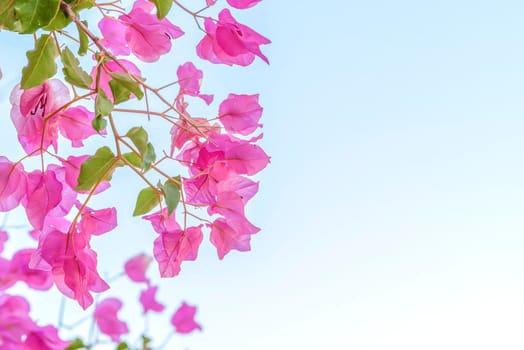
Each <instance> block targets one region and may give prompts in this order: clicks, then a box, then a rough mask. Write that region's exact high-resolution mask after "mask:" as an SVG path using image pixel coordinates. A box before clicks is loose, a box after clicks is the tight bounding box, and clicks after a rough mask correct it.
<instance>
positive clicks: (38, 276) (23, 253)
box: [9, 249, 53, 290]
mask: <svg viewBox="0 0 524 350" xmlns="http://www.w3.org/2000/svg"><path fill="white" fill-rule="evenodd" d="M34 251H35V249H22V250H19V251H17V252H16V253H15V254H14V255H13V257H12V258H11V262H10V266H9V274H10V275H11V276H12V278H13V279H14V280H15V281H22V282H25V283H26V284H27V286H28V287H29V288H32V289H35V290H48V289H50V288H51V287H52V286H53V277H52V276H51V273H50V272H49V271H42V270H36V269H32V268H30V267H29V262H30V260H31V256H32V255H33V253H34Z"/></svg>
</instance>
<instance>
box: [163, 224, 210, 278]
mask: <svg viewBox="0 0 524 350" xmlns="http://www.w3.org/2000/svg"><path fill="white" fill-rule="evenodd" d="M202 238H203V235H202V225H199V226H196V227H189V228H187V230H186V231H182V230H175V231H172V232H164V233H161V234H160V236H158V237H157V239H155V242H154V245H153V254H154V256H155V259H156V261H157V262H158V269H159V271H160V276H161V277H174V276H176V275H178V274H179V273H180V265H181V264H182V262H183V261H184V260H195V259H196V258H197V254H198V248H199V247H200V243H201V242H202Z"/></svg>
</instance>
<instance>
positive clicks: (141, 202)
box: [133, 187, 160, 216]
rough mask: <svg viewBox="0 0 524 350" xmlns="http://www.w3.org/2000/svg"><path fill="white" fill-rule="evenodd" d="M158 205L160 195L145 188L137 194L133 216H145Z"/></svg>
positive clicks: (153, 190)
mask: <svg viewBox="0 0 524 350" xmlns="http://www.w3.org/2000/svg"><path fill="white" fill-rule="evenodd" d="M159 204H160V193H159V192H158V191H157V190H155V189H153V188H151V187H146V188H144V189H143V190H141V191H140V192H139V193H138V197H137V199H136V204H135V210H134V211H133V216H139V215H144V214H147V213H149V212H150V211H151V210H153V209H154V208H155V207H156V206H157V205H159Z"/></svg>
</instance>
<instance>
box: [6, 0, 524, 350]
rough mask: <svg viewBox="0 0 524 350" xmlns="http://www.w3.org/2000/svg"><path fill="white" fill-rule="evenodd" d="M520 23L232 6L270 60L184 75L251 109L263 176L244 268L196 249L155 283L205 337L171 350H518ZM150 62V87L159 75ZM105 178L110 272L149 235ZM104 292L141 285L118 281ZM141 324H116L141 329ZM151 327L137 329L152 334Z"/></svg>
mask: <svg viewBox="0 0 524 350" xmlns="http://www.w3.org/2000/svg"><path fill="white" fill-rule="evenodd" d="M187 3H190V2H189V1H188V2H187ZM523 12H524V3H522V1H504V0H501V1H497V2H493V1H478V0H477V1H449V0H442V1H439V2H427V1H426V2H423V1H403V0H399V1H385V0H383V1H378V0H376V1H374V0H368V1H342V0H331V1H325V2H319V1H312V0H304V1H300V2H298V1H296V2H292V1H275V0H264V1H263V2H262V3H260V4H259V5H258V6H257V7H255V8H254V9H252V10H249V11H245V12H241V11H234V12H233V13H234V16H236V17H237V19H238V20H239V21H240V22H245V23H248V24H249V25H250V26H252V27H253V28H254V29H256V30H258V31H260V32H261V33H263V34H264V35H266V36H268V37H269V38H271V39H272V40H273V44H272V45H271V46H268V47H264V48H263V51H264V52H265V53H266V54H267V55H268V57H269V58H270V61H271V65H270V66H266V65H265V64H263V63H262V62H260V61H259V62H257V63H256V64H255V65H253V66H252V67H250V68H249V69H237V68H228V67H213V66H211V65H208V64H207V63H204V62H201V61H198V60H197V61H195V63H196V64H197V66H199V67H201V68H203V69H205V70H206V72H207V73H206V75H205V77H204V85H203V87H202V91H203V92H204V93H211V92H214V93H216V95H217V97H216V98H217V101H220V99H222V98H224V97H225V96H226V95H227V93H228V92H235V93H257V92H258V93H260V95H261V97H260V101H261V103H262V104H263V106H264V107H265V111H264V117H263V123H264V134H265V137H264V140H263V141H262V144H263V147H264V148H265V149H266V151H267V152H268V153H269V154H270V155H271V156H272V162H271V165H270V166H269V167H268V168H267V169H266V170H265V171H264V172H263V173H262V174H261V175H260V176H258V177H257V178H258V179H259V180H260V181H261V189H260V192H259V195H258V196H256V197H255V198H254V199H253V201H252V203H251V204H250V205H249V209H248V215H249V217H250V218H251V219H252V221H253V222H254V223H255V224H256V225H257V226H259V227H261V228H262V231H261V232H260V233H259V234H257V235H256V236H255V237H254V238H253V240H252V247H253V250H252V251H251V252H250V253H238V252H234V253H231V254H230V255H228V256H226V258H225V259H224V260H223V261H218V259H217V258H216V253H215V251H214V248H213V247H212V246H211V244H210V243H209V242H208V239H207V238H206V239H205V240H204V243H203V245H202V247H201V251H200V259H199V260H197V262H189V263H185V264H183V265H182V266H183V272H182V274H181V275H180V276H179V277H177V278H175V279H173V280H165V281H163V282H162V284H161V287H160V288H161V292H160V295H159V298H160V299H161V300H164V301H166V302H169V303H170V306H171V308H170V309H169V310H168V312H169V313H171V312H172V310H173V308H174V307H175V306H177V305H178V303H180V301H181V300H186V301H188V302H189V303H192V304H197V305H198V306H199V311H198V315H197V319H198V320H199V321H200V322H201V324H202V325H203V327H204V332H202V333H200V334H195V335H191V336H188V337H177V338H175V340H174V341H173V342H172V343H170V344H171V346H170V347H168V349H186V348H188V349H192V350H204V349H205V350H211V349H212V350H261V349H264V350H267V349H274V350H284V349H286V350H287V349H301V350H317V349H337V350H338V349H340V350H346V349H347V350H384V349H401V350H419V349H424V350H429V349H435V350H436V349H439V350H440V349H447V350H464V349H475V350H483V349H486V350H488V349H505V350H513V349H522V348H524V331H523V328H524V254H523V253H522V251H523V250H524V217H523V215H522V214H523V209H524V199H523V198H524V186H523V183H524V166H523V158H524V157H523V156H522V154H523V151H524V137H523V134H524V118H523V116H522V115H523V112H524V102H523V101H524V99H523V96H524V47H523V43H524V41H523V34H524V30H523V29H524V28H523V25H522V13H523ZM187 23H190V22H187ZM0 40H2V50H0V67H1V68H2V70H3V71H4V79H3V80H2V81H0V88H1V91H2V94H1V100H2V103H1V104H0V108H1V110H2V111H3V112H2V115H3V116H4V118H5V122H6V125H9V126H10V125H11V124H10V121H9V106H8V104H7V102H6V100H7V98H8V94H9V92H10V90H11V86H12V84H13V83H14V81H15V80H16V76H15V75H14V74H15V73H16V71H18V70H19V69H20V67H21V66H22V65H23V64H24V59H25V58H24V56H23V54H22V53H19V52H18V51H20V50H18V49H17V45H19V44H20V43H22V42H21V41H20V40H19V39H18V38H14V37H12V36H8V35H6V34H5V33H1V34H0ZM191 40H194V38H193V39H191ZM175 47H176V45H175ZM186 54H187V55H190V54H189V53H183V52H180V53H179V55H180V56H183V55H186ZM174 57H177V56H176V55H175V56H174ZM161 63H162V64H163V65H162V67H161V71H158V70H157V71H151V74H152V75H155V74H156V75H158V76H161V75H162V74H166V70H168V69H169V67H170V65H169V64H172V63H171V62H170V61H169V58H167V57H166V58H165V59H164V58H163V59H162V60H161ZM180 63H181V61H179V60H177V61H176V63H175V66H173V67H175V68H172V69H173V70H174V69H176V65H178V64H180ZM9 67H13V69H12V70H10V69H9ZM15 68H16V69H15ZM2 138H3V139H4V140H6V141H5V143H3V145H2V153H8V152H13V153H12V154H17V152H18V153H19V152H20V147H19V146H18V145H17V144H16V142H15V141H14V140H15V138H14V136H13V133H12V130H7V126H6V127H4V128H2ZM13 157H14V156H13ZM114 183H115V184H114V186H113V192H112V193H113V195H109V196H107V197H106V199H101V200H100V203H113V205H114V204H116V205H119V206H123V207H124V209H122V210H121V212H120V216H119V220H120V223H121V226H120V229H119V230H118V231H117V232H115V233H112V234H110V235H108V236H107V237H103V238H99V239H95V240H96V241H97V242H96V243H95V245H96V246H97V247H98V249H99V252H100V261H101V262H100V265H101V266H105V267H106V269H107V271H106V272H105V273H106V274H114V271H115V270H111V269H110V267H111V268H113V267H114V268H115V269H117V268H118V266H119V265H121V263H122V262H123V261H124V259H125V258H126V256H128V255H131V254H135V253H136V252H139V251H141V250H143V249H144V248H143V247H144V245H145V244H149V243H147V242H150V241H151V240H152V239H154V237H155V236H154V234H153V233H152V232H151V230H150V228H149V226H148V225H144V224H143V223H141V222H140V220H136V219H130V218H129V216H130V215H129V214H130V213H131V211H132V205H133V202H134V193H136V191H131V190H129V186H131V185H132V184H133V180H130V179H128V178H126V175H125V174H123V175H118V174H117V176H116V180H115V182H114ZM137 186H140V185H139V184H137ZM115 193H116V194H115ZM104 201H106V202H104ZM126 205H127V207H126ZM114 242H120V243H114ZM123 242H125V244H126V245H125V246H123V245H122V244H124V243H123ZM115 251H118V252H119V253H122V255H121V256H118V257H117V256H116V255H117V254H115ZM102 271H105V270H104V268H102ZM154 272H155V269H154V266H153V268H152V269H151V271H150V275H153V273H154ZM155 281H157V279H156V280H155ZM111 293H112V295H119V296H121V295H127V296H129V295H130V296H131V298H133V297H134V296H136V295H138V288H136V287H133V286H132V285H131V284H128V283H127V282H125V281H122V282H120V281H119V282H118V283H117V285H116V286H115V289H114V290H113V291H112V292H111ZM111 293H110V294H111ZM46 298H47V297H46V296H44V295H39V296H34V299H33V301H34V302H33V309H34V314H35V315H39V317H40V318H41V319H42V320H56V308H57V304H56V303H50V302H49V299H46ZM68 310H69V316H74V315H73V314H74V313H75V312H76V311H77V309H76V308H75V306H73V304H72V303H70V304H68ZM135 311H136V310H133V309H132V308H129V309H126V310H124V312H123V315H124V317H125V318H126V320H128V321H129V322H130V323H131V324H134V325H135V327H140V325H141V321H140V320H139V318H138V317H137V314H136V313H135ZM167 316H169V315H166V317H167ZM162 322H164V321H162ZM162 322H160V321H158V322H156V323H155V322H154V321H153V319H152V320H151V322H150V328H151V329H154V330H155V331H158V332H160V333H162V332H163V331H164V330H165V329H167V328H168V327H167V328H165V329H164V327H165V325H164V324H163V323H162ZM136 329H138V328H136Z"/></svg>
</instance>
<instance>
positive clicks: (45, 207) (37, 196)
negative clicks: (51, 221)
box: [23, 170, 63, 229]
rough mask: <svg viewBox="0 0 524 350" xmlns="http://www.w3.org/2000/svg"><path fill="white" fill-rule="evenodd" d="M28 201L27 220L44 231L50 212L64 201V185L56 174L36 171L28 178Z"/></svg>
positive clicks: (26, 203) (25, 205)
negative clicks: (45, 221)
mask: <svg viewBox="0 0 524 350" xmlns="http://www.w3.org/2000/svg"><path fill="white" fill-rule="evenodd" d="M27 182H28V186H27V199H26V200H25V201H24V202H25V203H23V205H24V207H25V211H26V213H27V218H28V219H29V222H30V223H31V225H33V227H34V228H36V229H42V227H43V226H44V220H45V218H46V217H47V215H49V212H50V211H51V210H52V209H54V208H55V207H56V206H58V205H59V204H60V202H61V201H62V196H61V194H62V188H63V185H62V183H61V182H60V181H59V180H58V179H57V176H56V174H55V172H53V171H50V170H47V171H45V172H41V171H40V170H35V171H33V172H31V173H30V174H29V176H28V181H27Z"/></svg>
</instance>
